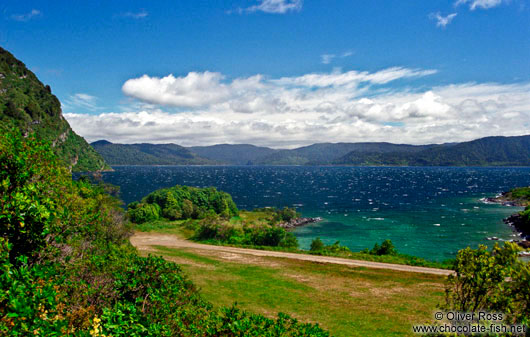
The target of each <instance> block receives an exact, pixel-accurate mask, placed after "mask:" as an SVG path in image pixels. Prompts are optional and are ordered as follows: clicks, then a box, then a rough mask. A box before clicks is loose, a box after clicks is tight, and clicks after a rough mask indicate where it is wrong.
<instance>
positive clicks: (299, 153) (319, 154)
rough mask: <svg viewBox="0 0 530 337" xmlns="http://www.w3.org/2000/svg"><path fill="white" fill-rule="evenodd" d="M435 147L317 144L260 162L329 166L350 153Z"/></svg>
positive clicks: (277, 154) (288, 151) (274, 154)
mask: <svg viewBox="0 0 530 337" xmlns="http://www.w3.org/2000/svg"><path fill="white" fill-rule="evenodd" d="M432 146H433V145H418V146H417V145H406V144H391V143H317V144H313V145H309V146H304V147H299V148H296V149H292V150H281V151H278V152H276V153H273V154H271V155H269V156H266V157H262V158H260V160H259V161H258V163H259V164H262V165H328V164H331V163H332V162H333V161H334V160H336V159H338V158H341V157H342V156H344V155H346V154H348V153H350V152H359V153H364V152H370V153H371V152H373V153H387V152H395V151H400V152H405V153H409V152H418V151H421V150H424V149H426V148H429V147H432Z"/></svg>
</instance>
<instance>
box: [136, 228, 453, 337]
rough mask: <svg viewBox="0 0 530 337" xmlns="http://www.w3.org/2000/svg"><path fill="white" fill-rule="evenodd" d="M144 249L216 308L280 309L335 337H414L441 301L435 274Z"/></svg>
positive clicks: (273, 311) (272, 311)
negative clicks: (171, 264) (181, 273)
mask: <svg viewBox="0 0 530 337" xmlns="http://www.w3.org/2000/svg"><path fill="white" fill-rule="evenodd" d="M174 234H176V233H174ZM143 253H145V254H146V253H147V252H143ZM150 253H153V254H156V255H162V256H164V257H165V258H166V259H168V260H171V261H175V262H177V263H179V264H181V265H182V266H183V268H184V270H185V272H186V273H187V274H188V275H189V277H190V278H191V279H192V281H193V282H194V283H195V284H196V285H198V286H199V287H200V288H201V291H202V294H203V296H204V297H205V298H206V299H207V300H208V301H210V302H211V303H213V304H214V305H216V306H221V305H231V304H232V303H234V302H237V303H238V305H239V306H241V307H243V308H245V309H248V310H251V311H253V312H257V313H262V314H265V315H267V316H275V315H276V313H277V312H285V313H288V314H290V315H293V316H294V317H296V318H298V319H300V320H302V321H305V322H318V323H320V324H321V325H322V326H324V327H325V328H326V329H329V330H330V331H331V333H332V334H333V335H334V336H403V335H413V334H412V332H411V325H412V324H414V323H424V322H430V321H431V320H432V314H433V312H434V311H435V309H436V306H437V305H438V304H440V303H441V302H442V301H443V282H444V278H443V277H441V276H435V275H425V274H418V273H406V272H396V271H389V270H380V269H367V268H351V267H346V266H340V265H331V264H319V263H313V262H306V261H298V260H290V259H283V258H272V257H255V256H247V255H243V254H231V253H219V252H217V253H214V252H211V251H205V250H192V249H186V250H180V249H179V250H176V249H169V248H166V247H162V246H155V247H152V251H150Z"/></svg>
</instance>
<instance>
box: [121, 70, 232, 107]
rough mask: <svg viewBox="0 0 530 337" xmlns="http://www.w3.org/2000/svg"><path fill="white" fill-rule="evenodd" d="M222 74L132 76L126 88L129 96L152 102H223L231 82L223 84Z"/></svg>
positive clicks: (124, 85)
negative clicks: (160, 76) (228, 84)
mask: <svg viewBox="0 0 530 337" xmlns="http://www.w3.org/2000/svg"><path fill="white" fill-rule="evenodd" d="M222 79H223V76H222V75H221V74H220V73H214V72H209V71H206V72H204V73H196V72H191V73H189V74H188V75H186V76H185V77H175V76H173V75H168V76H166V77H162V78H158V77H149V76H147V75H144V76H142V77H140V78H135V79H130V80H128V81H126V82H125V83H124V84H123V87H122V90H123V92H124V93H125V94H126V95H128V96H132V97H135V98H138V99H141V100H143V101H146V102H149V103H155V104H163V105H173V106H183V107H195V106H201V105H206V104H212V103H215V102H218V101H221V100H223V99H225V98H226V96H227V95H228V94H229V90H228V88H227V85H225V84H223V83H221V80H222Z"/></svg>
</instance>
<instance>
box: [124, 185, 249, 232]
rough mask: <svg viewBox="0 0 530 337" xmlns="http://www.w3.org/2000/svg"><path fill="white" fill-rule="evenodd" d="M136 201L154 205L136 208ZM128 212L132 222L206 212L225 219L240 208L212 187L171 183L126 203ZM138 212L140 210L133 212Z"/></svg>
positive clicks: (199, 216) (201, 215) (189, 216)
mask: <svg viewBox="0 0 530 337" xmlns="http://www.w3.org/2000/svg"><path fill="white" fill-rule="evenodd" d="M139 205H151V207H157V211H158V212H156V211H155V210H154V209H152V208H151V209H147V210H144V211H136V210H137V209H138V207H139ZM128 208H129V216H130V218H131V221H133V222H135V223H143V222H146V221H152V220H157V219H159V218H160V217H164V218H165V219H168V220H178V219H202V218H204V217H206V216H207V215H208V214H216V215H219V216H221V217H222V218H225V219H228V218H230V217H232V216H237V215H238V213H239V211H238V209H237V207H236V205H235V203H234V201H233V200H232V197H231V196H230V195H229V194H228V193H225V192H220V191H217V190H216V189H215V188H213V187H210V188H196V187H190V186H179V185H177V186H174V187H171V188H164V189H160V190H156V191H154V192H152V193H150V194H148V195H147V196H146V197H145V198H143V199H142V201H141V203H138V202H134V203H131V204H130V205H129V207H128ZM136 212H140V214H135V213H136Z"/></svg>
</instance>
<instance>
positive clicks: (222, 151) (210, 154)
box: [188, 144, 279, 165]
mask: <svg viewBox="0 0 530 337" xmlns="http://www.w3.org/2000/svg"><path fill="white" fill-rule="evenodd" d="M188 149H189V150H190V151H192V152H194V153H196V154H197V155H199V156H201V157H203V158H208V159H211V160H215V161H217V162H219V163H224V164H232V165H252V164H256V163H257V161H259V160H260V158H263V157H267V156H269V155H272V154H273V153H277V152H278V151H279V150H274V149H271V148H268V147H261V146H255V145H250V144H217V145H212V146H192V147H189V148H188Z"/></svg>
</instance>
